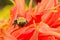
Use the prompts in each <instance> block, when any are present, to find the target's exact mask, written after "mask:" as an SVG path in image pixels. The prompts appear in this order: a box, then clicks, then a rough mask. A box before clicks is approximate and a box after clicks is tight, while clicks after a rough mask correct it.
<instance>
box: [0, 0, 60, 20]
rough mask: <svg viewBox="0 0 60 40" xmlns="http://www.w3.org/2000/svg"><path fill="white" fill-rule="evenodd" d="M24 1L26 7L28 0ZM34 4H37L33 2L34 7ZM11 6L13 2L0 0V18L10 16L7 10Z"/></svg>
mask: <svg viewBox="0 0 60 40" xmlns="http://www.w3.org/2000/svg"><path fill="white" fill-rule="evenodd" d="M25 1H26V4H27V7H28V4H29V0H25ZM58 1H60V0H58ZM37 2H38V1H37ZM35 4H37V3H35V2H33V7H34V5H35ZM12 6H13V4H12V3H11V1H10V0H0V20H1V19H6V18H9V17H10V15H9V14H10V12H9V11H10V8H11V7H12Z"/></svg>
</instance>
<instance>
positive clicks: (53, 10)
mask: <svg viewBox="0 0 60 40" xmlns="http://www.w3.org/2000/svg"><path fill="white" fill-rule="evenodd" d="M50 11H51V12H58V10H55V9H51V10H50Z"/></svg>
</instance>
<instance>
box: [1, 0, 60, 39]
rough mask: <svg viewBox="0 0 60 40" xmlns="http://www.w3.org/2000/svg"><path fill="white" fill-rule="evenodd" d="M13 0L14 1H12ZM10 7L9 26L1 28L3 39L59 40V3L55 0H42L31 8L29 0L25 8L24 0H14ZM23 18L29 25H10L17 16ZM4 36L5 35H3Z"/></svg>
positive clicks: (31, 0)
mask: <svg viewBox="0 0 60 40" xmlns="http://www.w3.org/2000/svg"><path fill="white" fill-rule="evenodd" d="M14 2H15V3H14ZM14 2H13V3H14V8H13V9H11V18H10V20H9V22H10V23H9V25H7V26H9V28H8V29H6V30H4V29H1V31H2V32H1V34H2V38H4V39H3V40H59V39H60V30H59V28H60V27H59V26H60V3H59V4H58V1H57V0H52V1H51V0H42V1H41V2H40V3H38V4H37V5H36V7H35V8H32V2H33V0H30V4H29V8H28V9H27V10H26V9H25V7H26V4H25V0H15V1H14ZM21 17H23V18H25V19H26V20H27V21H28V23H29V25H26V26H23V27H20V26H18V25H16V26H15V28H14V25H12V24H13V23H14V20H16V19H17V18H21ZM5 36H6V37H5Z"/></svg>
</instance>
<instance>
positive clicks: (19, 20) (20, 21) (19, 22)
mask: <svg viewBox="0 0 60 40" xmlns="http://www.w3.org/2000/svg"><path fill="white" fill-rule="evenodd" d="M27 24H28V22H27V20H26V19H25V18H23V17H20V18H17V19H16V20H14V23H13V25H14V27H15V26H16V25H18V26H19V27H23V26H24V25H27Z"/></svg>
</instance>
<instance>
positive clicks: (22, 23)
mask: <svg viewBox="0 0 60 40" xmlns="http://www.w3.org/2000/svg"><path fill="white" fill-rule="evenodd" d="M25 24H26V23H25V22H19V24H18V26H20V27H23V26H24V25H25Z"/></svg>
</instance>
